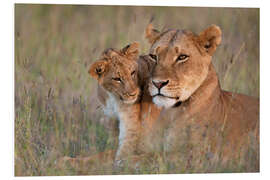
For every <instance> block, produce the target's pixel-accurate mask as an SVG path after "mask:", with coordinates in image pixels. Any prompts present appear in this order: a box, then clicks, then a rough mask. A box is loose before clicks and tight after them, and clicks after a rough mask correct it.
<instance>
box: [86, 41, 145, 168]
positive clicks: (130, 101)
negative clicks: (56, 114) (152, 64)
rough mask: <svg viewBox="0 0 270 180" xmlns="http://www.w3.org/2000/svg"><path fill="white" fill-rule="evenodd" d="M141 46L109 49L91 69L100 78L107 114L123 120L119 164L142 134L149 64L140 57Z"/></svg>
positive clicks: (100, 99)
mask: <svg viewBox="0 0 270 180" xmlns="http://www.w3.org/2000/svg"><path fill="white" fill-rule="evenodd" d="M138 47H139V44H138V43H136V42H135V43H132V44H130V45H128V46H126V47H124V48H123V49H121V50H116V49H111V48H110V49H107V50H106V51H104V52H103V54H102V56H101V58H100V59H99V60H97V61H96V62H94V63H93V64H92V65H91V67H90V69H89V74H90V75H91V76H92V77H93V78H95V79H96V80H97V81H98V91H97V96H98V99H99V101H100V102H101V104H102V105H103V110H104V114H105V115H106V116H108V117H116V118H117V119H118V120H119V124H120V125H119V126H120V127H119V129H120V133H119V146H118V150H117V153H116V158H115V160H116V163H120V162H121V160H123V159H126V158H128V157H129V156H130V155H132V154H134V153H135V150H136V144H137V140H138V139H139V134H140V127H141V126H140V102H139V100H140V95H141V92H142V91H141V87H142V86H143V81H145V79H146V78H147V77H146V76H145V74H146V73H145V72H146V71H147V70H146V69H147V67H146V66H147V63H146V61H145V59H146V57H140V58H138ZM139 66H140V67H139Z"/></svg>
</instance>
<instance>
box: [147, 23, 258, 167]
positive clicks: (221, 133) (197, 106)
mask: <svg viewBox="0 0 270 180" xmlns="http://www.w3.org/2000/svg"><path fill="white" fill-rule="evenodd" d="M221 34H222V33H221V29H220V28H219V27H218V26H216V25H212V26H210V27H208V28H207V29H206V30H204V31H202V32H201V33H200V34H199V35H196V34H194V33H192V32H190V31H187V30H178V29H169V30H167V31H164V32H159V31H158V30H156V29H154V28H153V26H152V24H149V25H148V26H147V28H146V38H147V39H148V41H149V43H150V44H151V48H150V51H149V52H150V54H149V55H150V56H151V57H152V60H153V61H155V62H156V65H155V67H154V68H153V71H152V75H151V80H150V81H149V84H148V85H149V93H150V95H151V96H152V99H153V102H154V103H155V104H156V105H157V106H160V107H164V108H165V110H163V111H162V113H161V116H160V117H159V120H158V122H157V123H156V127H155V128H156V130H157V131H156V132H155V133H153V137H152V138H151V139H152V140H151V141H152V142H153V138H155V137H160V138H156V139H159V142H158V143H157V146H156V147H155V150H156V149H159V148H162V150H164V151H165V152H170V154H173V153H172V152H180V151H183V150H182V149H183V148H185V151H186V152H192V153H191V154H192V155H191V157H192V156H193V157H194V154H195V152H197V151H198V154H197V157H194V158H193V160H196V159H200V156H201V153H203V154H204V155H205V156H207V157H208V158H211V157H213V155H214V154H215V153H219V155H220V154H221V155H220V158H221V160H222V162H226V161H227V160H230V159H232V158H240V157H241V158H242V159H243V158H244V159H243V160H244V161H245V160H247V159H246V158H250V159H251V157H249V156H245V157H244V154H245V153H244V152H247V151H248V150H250V149H249V148H248V147H249V145H254V147H255V150H254V151H252V152H255V153H254V154H255V155H254V156H256V157H255V158H254V157H252V158H254V159H252V161H254V164H255V166H254V167H253V168H251V169H250V170H251V171H258V166H259V158H258V154H259V100H258V99H257V98H253V97H248V96H246V95H242V94H237V93H232V92H226V91H223V90H222V89H221V88H220V84H219V80H218V76H217V74H216V71H215V68H214V66H213V64H212V62H211V60H212V56H213V54H214V52H215V50H216V48H217V47H218V45H219V44H220V43H221ZM157 132H159V133H161V134H159V133H157ZM202 144H203V145H202ZM202 146H204V147H205V148H202ZM249 152H250V151H249ZM189 159H190V157H187V162H188V161H189ZM250 159H249V160H250Z"/></svg>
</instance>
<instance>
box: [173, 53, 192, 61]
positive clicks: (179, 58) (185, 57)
mask: <svg viewBox="0 0 270 180" xmlns="http://www.w3.org/2000/svg"><path fill="white" fill-rule="evenodd" d="M188 57H189V56H188V55H185V54H180V55H179V56H178V58H177V59H176V61H184V60H187V59H188Z"/></svg>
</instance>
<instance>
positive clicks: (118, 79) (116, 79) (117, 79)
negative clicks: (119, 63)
mask: <svg viewBox="0 0 270 180" xmlns="http://www.w3.org/2000/svg"><path fill="white" fill-rule="evenodd" d="M112 79H113V80H115V81H118V82H121V79H120V78H112Z"/></svg>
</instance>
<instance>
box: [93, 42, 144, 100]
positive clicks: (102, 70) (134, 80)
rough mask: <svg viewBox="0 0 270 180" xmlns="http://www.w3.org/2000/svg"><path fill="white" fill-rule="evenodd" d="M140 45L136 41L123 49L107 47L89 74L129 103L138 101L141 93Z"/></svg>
mask: <svg viewBox="0 0 270 180" xmlns="http://www.w3.org/2000/svg"><path fill="white" fill-rule="evenodd" d="M138 47H139V44H138V43H136V42H135V43H132V44H130V45H127V46H126V47H124V48H123V49H121V50H116V49H107V50H105V51H104V52H103V53H102V55H101V58H100V59H99V60H97V61H96V62H94V63H93V64H92V65H91V67H90V69H89V74H90V75H91V76H92V77H93V78H95V79H97V81H98V83H99V85H101V86H102V87H103V88H104V89H105V90H107V91H108V92H109V93H111V94H113V95H114V96H115V97H116V98H118V99H120V101H123V102H124V103H127V104H132V103H134V102H136V100H137V99H138V97H139V95H140V88H139V85H138V76H137V72H138V64H137V59H138V58H137V56H138Z"/></svg>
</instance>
